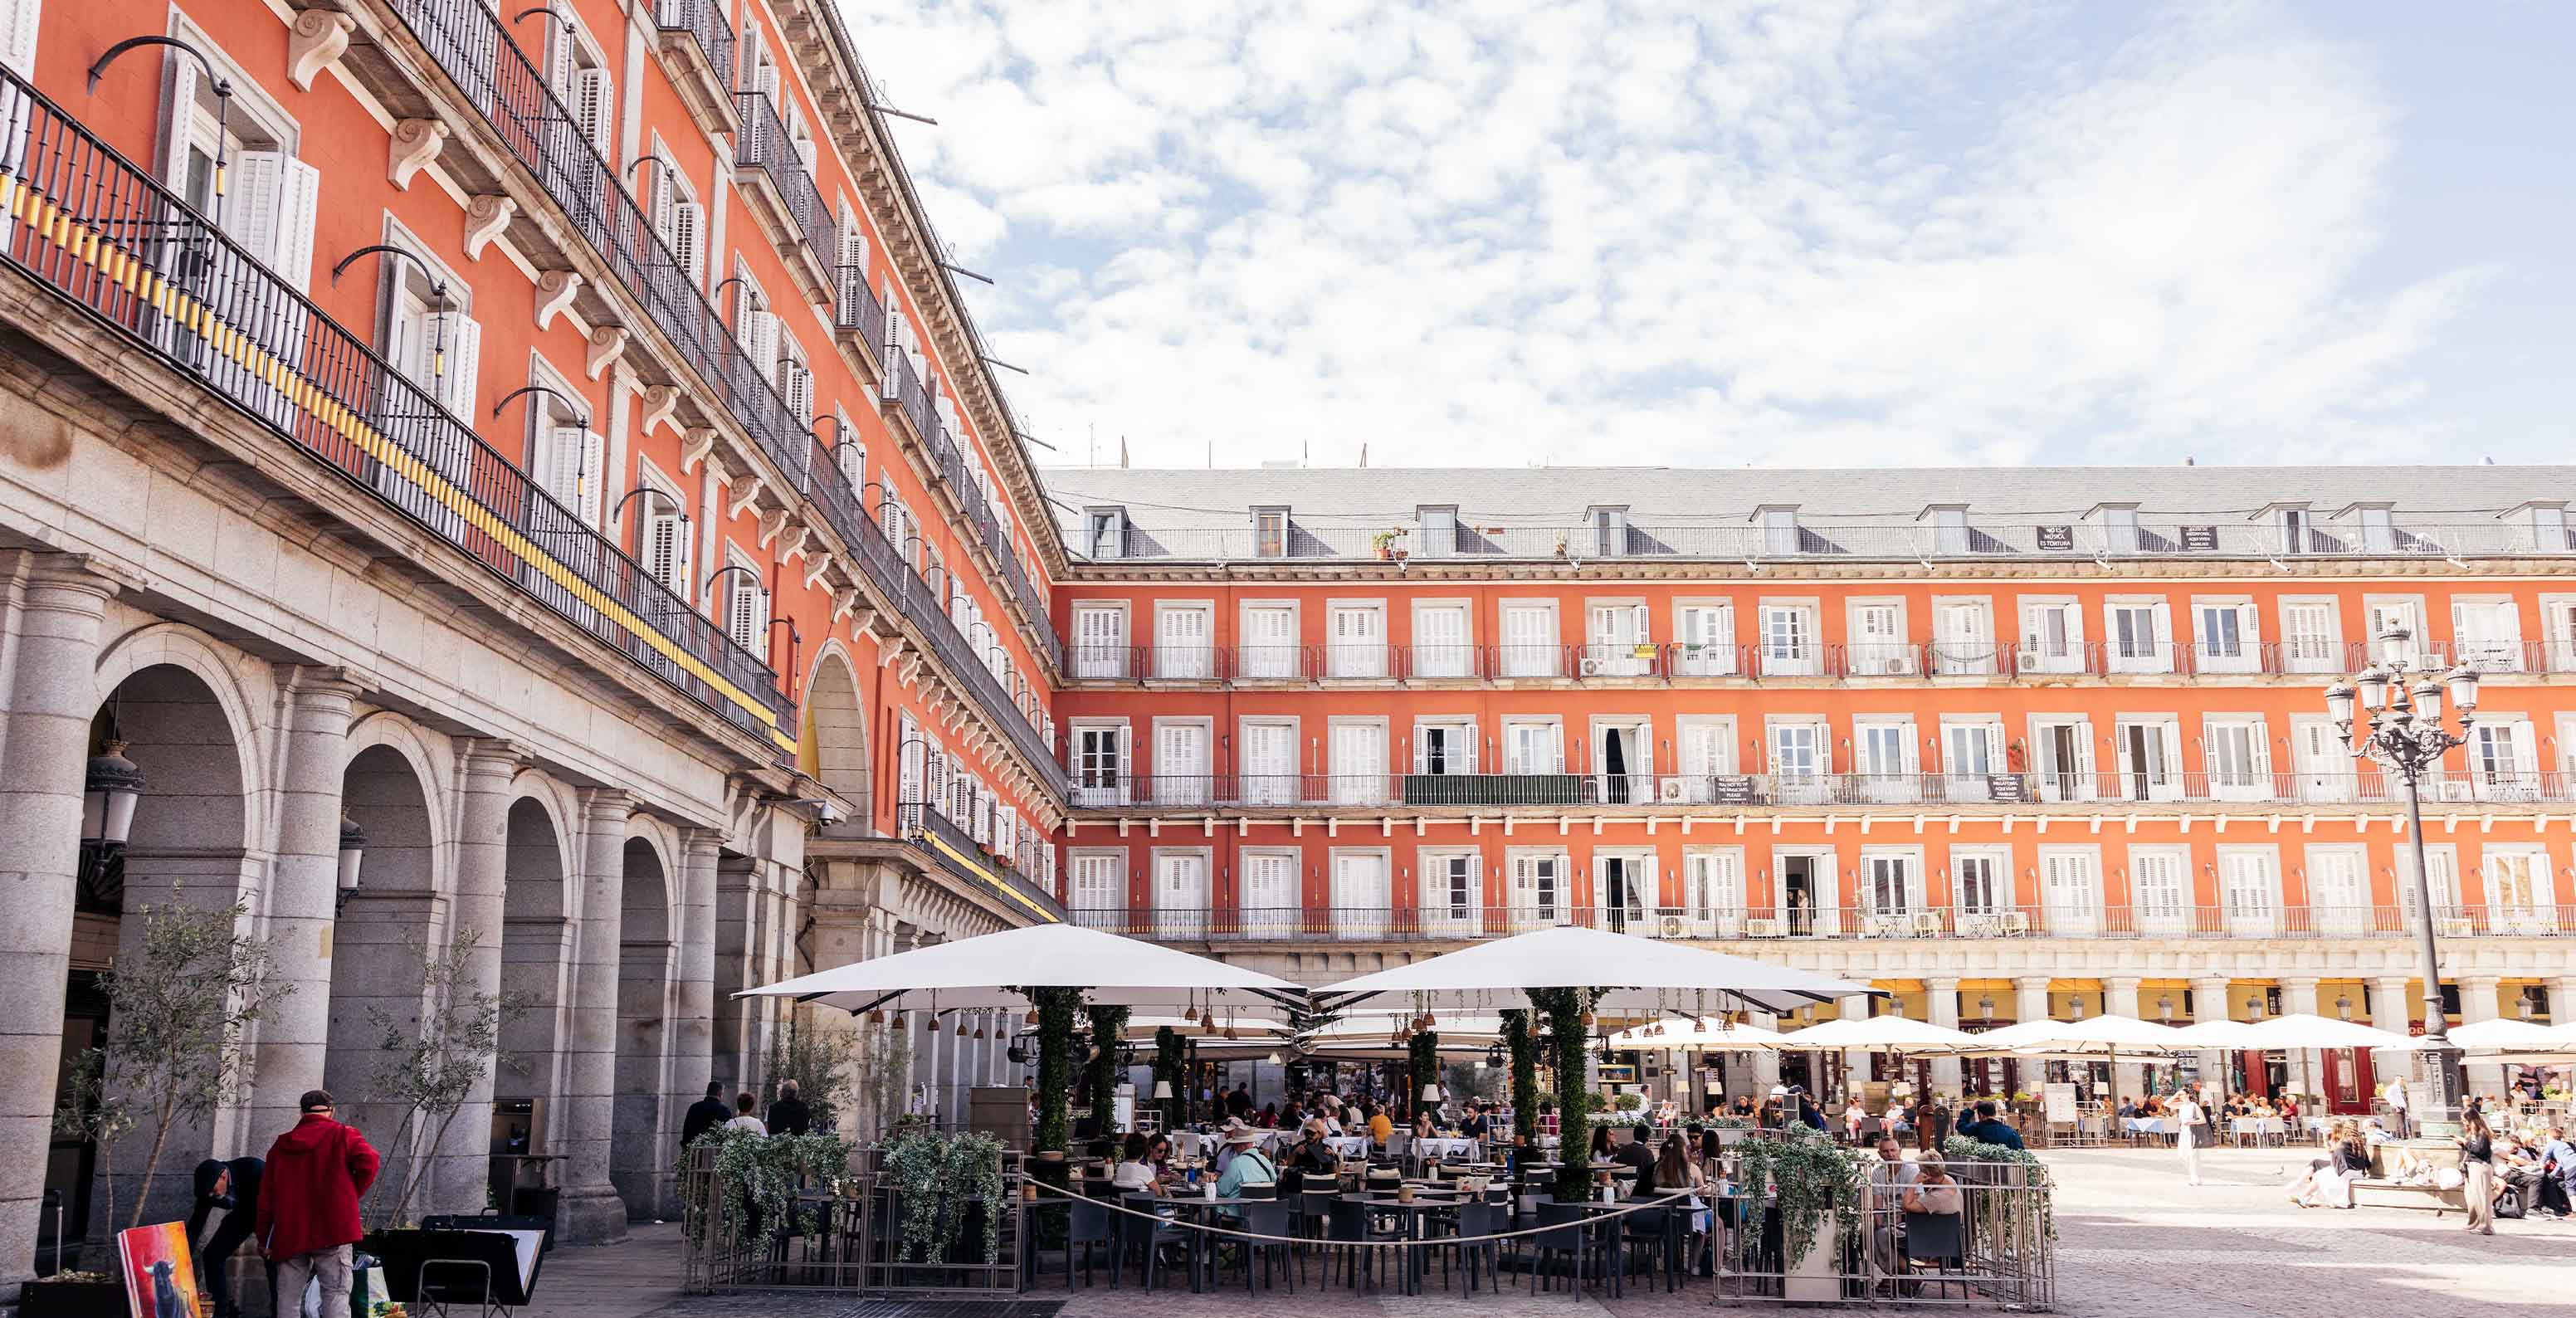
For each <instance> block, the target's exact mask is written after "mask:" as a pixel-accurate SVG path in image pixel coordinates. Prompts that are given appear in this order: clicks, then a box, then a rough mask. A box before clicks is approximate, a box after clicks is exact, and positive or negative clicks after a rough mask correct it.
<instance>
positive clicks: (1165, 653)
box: [1154, 603, 1216, 682]
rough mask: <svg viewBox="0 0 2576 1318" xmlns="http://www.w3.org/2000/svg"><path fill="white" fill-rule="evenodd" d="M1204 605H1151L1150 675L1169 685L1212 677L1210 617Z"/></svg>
mask: <svg viewBox="0 0 2576 1318" xmlns="http://www.w3.org/2000/svg"><path fill="white" fill-rule="evenodd" d="M1214 611H1215V606H1213V605H1210V604H1204V603H1191V604H1157V605H1155V606H1154V676H1156V677H1158V678H1161V679H1163V680H1165V681H1172V682H1204V681H1206V680H1208V679H1209V678H1212V677H1215V676H1216V651H1215V648H1214V646H1213V645H1212V643H1211V642H1212V628H1211V626H1210V621H1211V615H1212V614H1213V613H1214Z"/></svg>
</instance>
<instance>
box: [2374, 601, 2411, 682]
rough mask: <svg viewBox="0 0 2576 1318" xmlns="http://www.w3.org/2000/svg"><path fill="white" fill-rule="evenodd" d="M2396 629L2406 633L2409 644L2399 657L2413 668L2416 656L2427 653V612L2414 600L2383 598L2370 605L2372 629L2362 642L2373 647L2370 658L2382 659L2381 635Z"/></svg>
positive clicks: (2399, 652) (2407, 643)
mask: <svg viewBox="0 0 2576 1318" xmlns="http://www.w3.org/2000/svg"><path fill="white" fill-rule="evenodd" d="M2392 630H2402V631H2404V632H2405V633H2406V644H2405V646H2404V647H2402V648H2401V649H2400V650H2399V651H2398V655H2399V657H2400V658H2401V659H2402V660H2403V661H2404V662H2405V663H2406V664H2407V666H2408V667H2413V666H2414V663H2415V659H2416V656H2418V655H2420V654H2422V653H2424V614H2423V611H2422V610H2421V609H2418V608H2417V607H2416V606H2415V601H2413V600H2382V601H2380V602H2378V603H2375V604H2373V605H2371V606H2370V632H2369V634H2368V635H2365V636H2363V637H2362V638H2361V639H2362V641H2363V642H2364V643H2365V644H2366V645H2367V646H2368V647H2369V654H2370V661H2371V662H2372V663H2377V662H2379V658H2380V647H2379V638H2380V637H2382V636H2385V635H2387V634H2388V633H2389V632H2390V631H2392Z"/></svg>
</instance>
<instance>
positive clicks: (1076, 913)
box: [1065, 851, 1127, 930]
mask: <svg viewBox="0 0 2576 1318" xmlns="http://www.w3.org/2000/svg"><path fill="white" fill-rule="evenodd" d="M1126 862H1127V856H1126V853H1124V852H1118V851H1077V852H1074V853H1073V874H1072V879H1073V890H1072V891H1071V892H1069V893H1067V894H1065V895H1066V898H1067V901H1066V905H1068V906H1070V907H1071V908H1072V910H1071V912H1070V914H1071V915H1072V916H1073V921H1074V923H1075V924H1078V925H1081V926H1083V927H1085V928H1089V929H1110V930H1115V929H1117V928H1118V927H1119V926H1120V925H1121V924H1123V923H1124V919H1123V917H1124V916H1125V915H1126V914H1127V882H1126V877H1127V876H1126V875H1125V874H1123V873H1121V872H1120V871H1121V869H1122V868H1123V867H1124V866H1125V865H1126Z"/></svg>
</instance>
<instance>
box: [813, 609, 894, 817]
mask: <svg viewBox="0 0 2576 1318" xmlns="http://www.w3.org/2000/svg"><path fill="white" fill-rule="evenodd" d="M808 671H809V672H810V673H811V680H809V681H808V682H807V683H806V685H805V699H804V703H803V705H802V706H801V708H802V710H803V720H804V726H803V729H802V735H801V736H800V737H799V738H798V740H797V751H796V767H797V768H798V769H800V770H803V771H804V772H805V773H807V774H809V775H811V776H812V777H813V778H814V779H815V780H816V781H818V782H820V783H822V784H823V785H824V786H825V787H829V788H831V789H832V790H833V791H835V792H838V793H839V794H841V795H842V796H843V797H846V798H848V799H849V800H851V801H854V802H857V803H859V807H860V810H861V812H862V814H863V816H873V814H874V813H875V809H876V800H875V798H876V791H875V776H874V774H872V773H871V772H870V770H869V766H868V716H867V705H866V704H865V702H864V701H862V700H861V698H860V695H859V679H858V669H857V666H856V665H855V664H853V663H852V662H851V661H850V653H849V650H848V649H847V648H846V647H845V646H843V645H842V644H841V642H840V640H839V638H837V637H836V638H834V639H833V640H831V641H830V642H828V643H826V644H825V645H824V647H823V648H822V650H821V651H819V652H817V653H816V654H815V656H814V663H813V665H812V667H811V668H810V669H809V670H808ZM852 822H853V823H855V824H858V825H860V826H862V827H864V826H866V825H867V824H868V823H869V822H871V821H870V819H869V818H867V817H862V818H859V819H856V820H853V821H852Z"/></svg>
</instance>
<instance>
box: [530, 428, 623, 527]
mask: <svg viewBox="0 0 2576 1318" xmlns="http://www.w3.org/2000/svg"><path fill="white" fill-rule="evenodd" d="M528 410H529V412H530V413H531V414H533V415H534V416H535V418H536V425H537V437H536V446H535V454H536V460H535V461H534V462H533V463H531V464H530V466H531V468H532V469H533V470H534V472H535V473H536V476H537V479H538V481H539V483H541V484H542V485H544V486H545V490H546V493H548V494H550V495H553V496H554V500H555V502H556V503H559V504H562V505H563V507H564V510H565V511H566V512H569V513H571V514H572V515H573V516H575V517H578V518H580V519H581V523H582V525H584V526H587V527H596V526H598V524H599V516H600V512H601V508H602V504H603V502H604V501H603V499H602V494H603V493H604V488H605V482H606V479H607V471H606V466H607V461H608V441H607V440H606V439H605V438H604V437H602V436H601V435H600V433H599V432H598V431H596V430H591V429H587V428H585V427H584V426H583V425H582V424H581V423H582V421H583V420H584V419H585V418H582V417H576V416H570V415H566V414H565V413H564V411H563V409H562V404H560V403H558V402H556V401H555V400H554V399H551V398H546V399H543V400H542V401H541V402H539V403H538V405H537V406H534V407H531V408H529V409H528Z"/></svg>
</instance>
